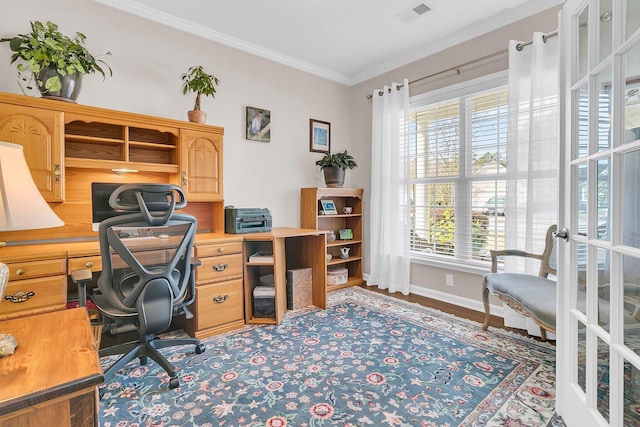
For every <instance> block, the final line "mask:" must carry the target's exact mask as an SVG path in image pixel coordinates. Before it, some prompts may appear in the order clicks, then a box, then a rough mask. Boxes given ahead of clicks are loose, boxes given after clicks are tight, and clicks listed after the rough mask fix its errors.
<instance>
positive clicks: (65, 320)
mask: <svg viewBox="0 0 640 427" xmlns="http://www.w3.org/2000/svg"><path fill="white" fill-rule="evenodd" d="M0 333H10V334H12V335H13V336H15V337H16V339H17V340H18V347H17V348H16V352H15V354H13V355H11V356H8V357H4V358H0V427H13V426H20V427H26V426H47V425H54V424H55V425H56V426H74V427H76V426H82V427H85V426H86V427H89V426H98V415H97V414H98V397H97V387H98V385H99V384H101V383H102V382H103V381H104V377H103V374H102V369H101V367H100V361H99V358H98V352H97V350H96V347H95V344H94V340H93V333H92V330H91V325H90V323H89V317H88V315H87V311H86V309H84V308H75V309H72V310H62V311H56V312H51V313H44V314H38V315H35V316H28V317H23V318H18V319H12V320H6V321H3V322H0Z"/></svg>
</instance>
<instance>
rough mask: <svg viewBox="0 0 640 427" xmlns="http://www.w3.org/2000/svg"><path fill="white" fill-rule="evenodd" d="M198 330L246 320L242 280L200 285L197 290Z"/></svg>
mask: <svg viewBox="0 0 640 427" xmlns="http://www.w3.org/2000/svg"><path fill="white" fill-rule="evenodd" d="M196 319H197V325H196V328H197V329H198V330H202V329H207V328H211V327H214V326H218V325H224V324H225V323H229V322H234V321H238V320H239V321H243V320H244V293H243V288H242V280H231V281H229V282H224V283H214V284H211V285H205V286H199V287H198V289H197V290H196Z"/></svg>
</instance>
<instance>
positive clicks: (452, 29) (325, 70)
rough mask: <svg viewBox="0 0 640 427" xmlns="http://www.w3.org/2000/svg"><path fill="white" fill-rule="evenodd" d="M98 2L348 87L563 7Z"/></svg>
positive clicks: (287, 0) (517, 1)
mask: <svg viewBox="0 0 640 427" xmlns="http://www.w3.org/2000/svg"><path fill="white" fill-rule="evenodd" d="M95 1H98V2H100V3H103V4H105V5H108V6H112V7H115V8H118V9H121V10H124V11H127V12H130V13H133V14H136V15H139V16H142V17H144V18H147V19H151V20H153V21H157V22H160V23H162V24H165V25H169V26H172V27H174V28H178V29H181V30H184V31H187V32H190V33H193V34H196V35H198V36H201V37H204V38H207V39H210V40H213V41H216V42H219V43H222V44H225V45H228V46H232V47H234V48H237V49H241V50H244V51H247V52H249V53H252V54H255V55H259V56H262V57H265V58H268V59H271V60H274V61H277V62H280V63H283V64H286V65H289V66H291V67H294V68H297V69H300V70H303V71H307V72H310V73H312V74H315V75H318V76H321V77H324V78H327V79H330V80H333V81H336V82H339V83H342V84H345V85H354V84H357V83H360V82H362V81H364V80H367V79H369V78H371V77H374V76H377V75H379V74H382V73H385V72H387V71H390V70H393V69H395V68H397V67H399V66H402V65H405V64H408V63H410V62H413V61H416V60H418V59H420V58H424V57H425V56H428V55H431V54H433V53H436V52H438V51H440V50H443V49H446V48H448V47H451V46H454V45H456V44H459V43H461V42H464V41H466V40H469V39H472V38H473V37H477V36H479V35H481V34H484V33H486V32H489V31H492V30H494V29H496V28H499V27H502V26H504V25H507V24H510V23H512V22H515V21H518V20H520V19H523V18H526V17H527V16H530V15H533V14H536V13H538V12H541V11H543V10H546V9H549V8H551V7H554V6H556V5H558V4H561V3H563V2H564V0H482V1H479V0H424V1H420V0H348V1H344V0H275V1H260V0H227V1H222V2H221V1H212V0H95ZM420 4H424V5H426V6H427V7H428V8H430V9H431V10H429V11H427V12H426V13H423V14H422V15H419V14H417V13H416V12H414V11H413V8H416V7H417V10H421V11H423V10H426V8H424V6H421V5H420ZM405 12H406V13H405ZM400 15H402V16H404V17H405V20H402V19H400V18H399V16H400ZM407 18H408V19H407ZM405 21H410V22H405Z"/></svg>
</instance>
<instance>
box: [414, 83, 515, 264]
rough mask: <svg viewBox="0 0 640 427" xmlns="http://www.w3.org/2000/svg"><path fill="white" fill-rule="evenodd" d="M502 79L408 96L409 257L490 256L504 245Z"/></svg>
mask: <svg viewBox="0 0 640 427" xmlns="http://www.w3.org/2000/svg"><path fill="white" fill-rule="evenodd" d="M505 83H506V77H501V78H499V79H497V80H496V79H495V78H493V79H491V80H488V81H484V82H482V83H481V84H478V83H472V84H468V85H467V86H466V87H462V88H455V89H451V90H449V91H442V92H441V93H439V94H434V95H432V94H427V95H422V96H421V97H420V99H412V102H411V111H410V122H411V124H410V132H411V134H410V138H409V151H408V153H409V156H410V162H411V168H410V174H411V177H410V178H411V179H410V184H409V185H410V194H411V252H412V256H413V257H414V258H415V257H429V258H440V259H443V260H447V259H448V260H454V259H455V260H456V262H457V261H463V262H469V263H473V262H476V263H477V262H479V261H487V260H489V259H490V255H489V250H490V249H503V248H504V232H505V215H507V214H508V213H507V212H506V203H507V200H506V172H507V87H506V85H505ZM487 86H489V88H487ZM479 88H481V89H479ZM438 99H441V100H438ZM434 100H435V102H434Z"/></svg>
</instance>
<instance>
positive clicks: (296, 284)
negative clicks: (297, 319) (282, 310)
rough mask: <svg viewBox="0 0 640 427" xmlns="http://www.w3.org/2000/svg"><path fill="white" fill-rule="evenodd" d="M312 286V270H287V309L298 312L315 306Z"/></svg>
mask: <svg viewBox="0 0 640 427" xmlns="http://www.w3.org/2000/svg"><path fill="white" fill-rule="evenodd" d="M312 285H313V271H312V269H311V268H296V269H292V270H287V309H288V310H298V309H301V308H304V307H308V306H310V305H313V294H312Z"/></svg>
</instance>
